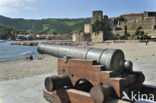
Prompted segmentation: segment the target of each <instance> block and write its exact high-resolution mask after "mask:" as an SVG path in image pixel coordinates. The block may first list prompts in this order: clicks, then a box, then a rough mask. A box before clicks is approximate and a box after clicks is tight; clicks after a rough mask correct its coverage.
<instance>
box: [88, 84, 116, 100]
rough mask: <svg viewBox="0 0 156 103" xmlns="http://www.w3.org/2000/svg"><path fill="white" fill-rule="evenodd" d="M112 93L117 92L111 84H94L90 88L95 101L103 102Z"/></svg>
mask: <svg viewBox="0 0 156 103" xmlns="http://www.w3.org/2000/svg"><path fill="white" fill-rule="evenodd" d="M111 94H115V93H114V91H113V88H112V86H110V85H103V86H101V85H99V86H94V87H93V88H92V89H91V90H90V96H91V98H92V100H93V101H94V103H103V102H106V101H107V100H108V98H109V96H110V95H111Z"/></svg>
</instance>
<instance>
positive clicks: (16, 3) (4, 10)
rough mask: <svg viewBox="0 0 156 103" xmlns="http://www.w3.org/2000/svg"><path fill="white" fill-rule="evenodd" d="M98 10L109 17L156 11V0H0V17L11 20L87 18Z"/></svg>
mask: <svg viewBox="0 0 156 103" xmlns="http://www.w3.org/2000/svg"><path fill="white" fill-rule="evenodd" d="M96 10H102V11H103V14H105V15H108V16H109V17H117V16H120V15H122V14H128V13H141V12H143V11H156V0H0V15H3V16H7V17H10V18H25V19H45V18H86V17H91V16H92V11H96Z"/></svg>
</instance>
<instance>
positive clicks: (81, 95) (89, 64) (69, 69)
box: [45, 58, 156, 103]
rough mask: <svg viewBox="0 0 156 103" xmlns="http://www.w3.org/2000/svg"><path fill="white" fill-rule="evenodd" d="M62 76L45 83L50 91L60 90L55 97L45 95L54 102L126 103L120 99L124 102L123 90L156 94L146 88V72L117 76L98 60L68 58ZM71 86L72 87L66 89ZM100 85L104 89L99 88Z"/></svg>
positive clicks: (60, 65) (60, 70)
mask: <svg viewBox="0 0 156 103" xmlns="http://www.w3.org/2000/svg"><path fill="white" fill-rule="evenodd" d="M58 75H59V76H56V77H49V78H48V79H47V82H48V83H45V86H46V85H47V84H48V87H47V88H48V89H47V88H46V89H47V90H48V91H53V90H57V91H53V93H54V94H50V95H52V96H51V97H50V95H47V94H46V93H45V97H46V96H47V99H49V100H50V101H54V100H53V99H51V98H55V99H57V101H58V103H86V102H88V103H93V102H95V103H103V102H105V103H126V102H123V101H120V100H116V98H119V99H121V98H122V96H123V94H122V93H123V91H125V92H126V93H129V92H130V91H131V90H135V91H137V90H140V91H141V93H143V92H142V90H144V91H145V89H147V90H148V91H146V92H145V93H149V91H150V93H154V94H155V95H156V92H155V91H156V90H155V89H152V88H147V87H144V86H143V84H142V83H143V82H144V80H145V77H144V75H143V74H142V72H133V71H131V72H129V73H123V74H116V73H115V72H113V71H106V70H105V66H103V65H98V64H97V63H96V62H95V61H88V60H78V59H68V61H67V62H64V60H63V59H61V58H59V59H58ZM60 75H62V76H60ZM67 78H68V79H67ZM68 80H70V83H69V81H68ZM49 84H50V85H49ZM69 84H70V85H71V86H72V88H71V87H70V88H68V89H67V88H63V87H64V86H68V85H69ZM100 85H102V87H99V86H100ZM105 85H110V87H111V88H112V89H107V88H106V87H105ZM54 87H55V88H54ZM91 88H92V89H91ZM141 89H142V90H141ZM150 89H151V90H150ZM89 92H90V94H91V96H90V94H89ZM96 95H97V96H96ZM58 98H59V99H58ZM54 102H55V101H54Z"/></svg>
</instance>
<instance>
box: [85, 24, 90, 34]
mask: <svg viewBox="0 0 156 103" xmlns="http://www.w3.org/2000/svg"><path fill="white" fill-rule="evenodd" d="M91 32H92V25H91V24H84V33H91Z"/></svg>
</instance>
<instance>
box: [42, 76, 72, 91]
mask: <svg viewBox="0 0 156 103" xmlns="http://www.w3.org/2000/svg"><path fill="white" fill-rule="evenodd" d="M63 86H72V83H71V80H70V78H69V76H67V75H60V76H51V77H47V78H46V79H45V88H46V90H47V91H49V92H52V91H54V90H58V89H60V88H62V87H63Z"/></svg>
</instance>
